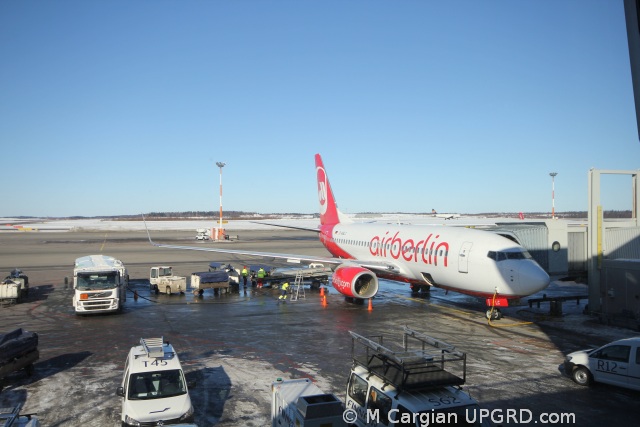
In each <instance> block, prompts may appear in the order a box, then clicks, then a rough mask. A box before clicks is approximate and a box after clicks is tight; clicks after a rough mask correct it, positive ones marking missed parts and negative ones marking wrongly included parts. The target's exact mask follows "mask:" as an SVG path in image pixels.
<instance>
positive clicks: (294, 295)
mask: <svg viewBox="0 0 640 427" xmlns="http://www.w3.org/2000/svg"><path fill="white" fill-rule="evenodd" d="M300 298H303V299H306V295H305V293H304V275H303V274H302V271H298V272H297V273H296V279H295V281H294V282H293V292H291V301H298V300H299V299H300Z"/></svg>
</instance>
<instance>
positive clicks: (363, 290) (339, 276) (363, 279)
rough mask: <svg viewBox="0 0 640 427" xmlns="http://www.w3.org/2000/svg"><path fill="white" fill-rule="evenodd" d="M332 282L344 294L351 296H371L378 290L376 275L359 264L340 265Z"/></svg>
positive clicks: (362, 297) (334, 273) (363, 297)
mask: <svg viewBox="0 0 640 427" xmlns="http://www.w3.org/2000/svg"><path fill="white" fill-rule="evenodd" d="M331 284H332V285H333V287H334V288H336V290H337V291H338V292H340V293H341V294H342V295H344V296H346V297H351V298H361V299H365V298H371V297H373V296H374V295H375V294H376V293H377V292H378V278H377V277H376V275H375V274H373V272H371V271H370V270H367V269H366V268H362V267H359V266H351V265H341V266H339V267H338V268H336V270H335V271H334V272H333V276H332V278H331Z"/></svg>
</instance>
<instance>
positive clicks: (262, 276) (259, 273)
mask: <svg viewBox="0 0 640 427" xmlns="http://www.w3.org/2000/svg"><path fill="white" fill-rule="evenodd" d="M258 278H260V279H262V278H264V270H263V269H262V268H261V269H260V270H258Z"/></svg>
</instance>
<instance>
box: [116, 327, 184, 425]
mask: <svg viewBox="0 0 640 427" xmlns="http://www.w3.org/2000/svg"><path fill="white" fill-rule="evenodd" d="M190 386H193V384H190ZM116 395H118V396H120V397H122V398H123V399H122V417H121V419H122V426H123V427H129V426H132V427H133V426H146V425H169V424H180V423H190V422H193V406H192V405H191V399H190V398H189V390H188V386H187V382H186V380H185V377H184V373H183V372H182V367H181V366H180V361H179V360H178V355H177V354H176V352H175V351H174V349H173V346H171V344H169V343H165V342H164V340H163V338H142V339H140V345H138V346H135V347H132V348H131V350H130V351H129V355H128V356H127V361H126V363H125V365H124V377H123V378H122V384H121V386H120V387H118V389H117V390H116Z"/></svg>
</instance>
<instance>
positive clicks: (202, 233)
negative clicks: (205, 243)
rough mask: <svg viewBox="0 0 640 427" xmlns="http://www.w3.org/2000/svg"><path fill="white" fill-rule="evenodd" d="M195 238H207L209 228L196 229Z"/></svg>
mask: <svg viewBox="0 0 640 427" xmlns="http://www.w3.org/2000/svg"><path fill="white" fill-rule="evenodd" d="M196 240H209V230H207V229H206V228H198V229H197V230H196Z"/></svg>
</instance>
